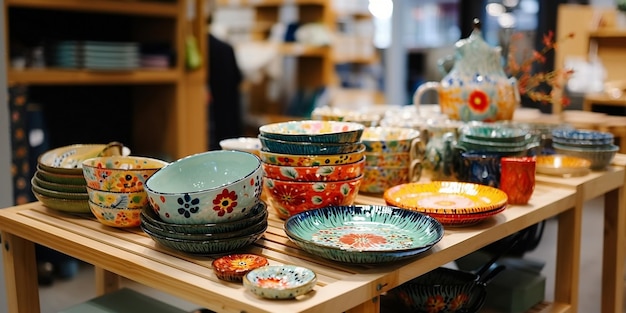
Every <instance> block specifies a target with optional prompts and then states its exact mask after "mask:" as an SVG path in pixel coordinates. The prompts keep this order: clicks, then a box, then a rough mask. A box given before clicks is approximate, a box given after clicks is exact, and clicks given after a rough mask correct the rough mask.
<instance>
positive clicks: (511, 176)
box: [500, 157, 536, 204]
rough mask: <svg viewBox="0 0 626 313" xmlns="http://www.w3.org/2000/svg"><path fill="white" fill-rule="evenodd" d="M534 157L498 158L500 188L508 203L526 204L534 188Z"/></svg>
mask: <svg viewBox="0 0 626 313" xmlns="http://www.w3.org/2000/svg"><path fill="white" fill-rule="evenodd" d="M535 164H536V159H535V157H503V158H502V159H500V189H501V190H502V191H504V192H505V193H506V194H507V196H508V197H509V200H508V203H509V204H527V203H528V200H530V197H531V196H532V194H533V191H534V190H535Z"/></svg>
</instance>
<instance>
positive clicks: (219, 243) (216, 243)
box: [139, 225, 265, 255]
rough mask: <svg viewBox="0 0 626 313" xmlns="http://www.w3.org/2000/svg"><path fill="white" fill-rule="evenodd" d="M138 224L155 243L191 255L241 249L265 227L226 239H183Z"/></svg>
mask: <svg viewBox="0 0 626 313" xmlns="http://www.w3.org/2000/svg"><path fill="white" fill-rule="evenodd" d="M139 226H140V227H141V229H142V230H143V231H144V232H145V233H146V234H147V235H148V236H150V238H152V239H153V240H154V241H156V242H157V243H159V244H161V245H163V246H165V247H168V248H170V249H173V250H177V251H181V252H185V253H189V254H193V255H212V254H222V253H232V252H235V251H237V250H238V249H242V248H244V247H247V246H249V245H251V244H253V243H254V242H255V241H257V240H258V239H259V238H261V237H262V236H263V234H264V233H265V229H263V230H262V231H259V232H256V233H252V234H249V235H245V236H241V237H233V238H228V239H216V240H184V239H175V238H168V237H165V236H161V235H159V234H156V233H153V232H151V231H149V230H148V229H146V228H144V227H142V225H139Z"/></svg>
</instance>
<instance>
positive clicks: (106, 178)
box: [82, 156, 168, 192]
mask: <svg viewBox="0 0 626 313" xmlns="http://www.w3.org/2000/svg"><path fill="white" fill-rule="evenodd" d="M167 164H168V163H167V162H165V161H162V160H159V159H153V158H147V157H139V156H110V157H96V158H91V159H87V160H85V161H83V163H82V168H83V175H84V176H85V181H87V186H89V187H90V188H92V189H98V190H104V191H113V192H133V191H141V190H143V186H144V184H145V183H146V180H148V177H150V176H151V175H152V174H154V173H155V172H156V171H157V170H159V169H161V168H162V167H164V166H165V165H167Z"/></svg>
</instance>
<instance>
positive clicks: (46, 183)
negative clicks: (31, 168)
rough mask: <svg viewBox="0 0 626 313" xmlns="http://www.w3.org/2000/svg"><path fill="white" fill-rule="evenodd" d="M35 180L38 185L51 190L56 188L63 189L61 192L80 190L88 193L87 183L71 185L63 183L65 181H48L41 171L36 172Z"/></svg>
mask: <svg viewBox="0 0 626 313" xmlns="http://www.w3.org/2000/svg"><path fill="white" fill-rule="evenodd" d="M33 178H34V180H35V182H36V183H37V185H39V186H41V187H43V188H46V189H49V190H54V191H61V192H78V193H86V192H87V186H85V185H71V184H63V183H55V182H51V181H47V180H46V179H45V178H44V177H43V176H42V175H41V173H40V172H39V171H36V172H35V175H34V176H33Z"/></svg>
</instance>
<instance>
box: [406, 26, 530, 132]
mask: <svg viewBox="0 0 626 313" xmlns="http://www.w3.org/2000/svg"><path fill="white" fill-rule="evenodd" d="M500 51H501V49H500V47H491V46H490V45H489V44H488V43H487V42H485V41H484V40H483V38H482V33H481V30H480V23H479V22H478V21H477V20H475V21H474V30H473V31H472V33H471V34H470V36H469V37H468V38H465V39H461V40H459V41H458V42H457V43H456V44H455V55H454V65H453V66H452V69H451V70H450V71H449V72H447V73H446V75H445V76H444V77H443V79H442V80H441V82H427V83H424V84H422V85H420V86H419V87H418V88H417V90H416V91H415V94H414V96H413V103H414V104H415V105H416V106H418V107H419V105H420V102H421V99H422V96H423V95H424V93H425V92H427V91H429V90H435V91H437V93H438V95H439V105H440V107H441V112H442V113H444V114H446V115H447V116H448V117H449V118H450V119H453V120H461V121H483V122H492V121H498V120H511V119H512V118H513V112H514V111H515V108H516V107H517V106H518V104H519V101H520V96H519V92H518V90H517V83H516V80H515V78H508V77H507V76H506V74H505V73H504V69H503V66H502V59H501V53H500Z"/></svg>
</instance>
